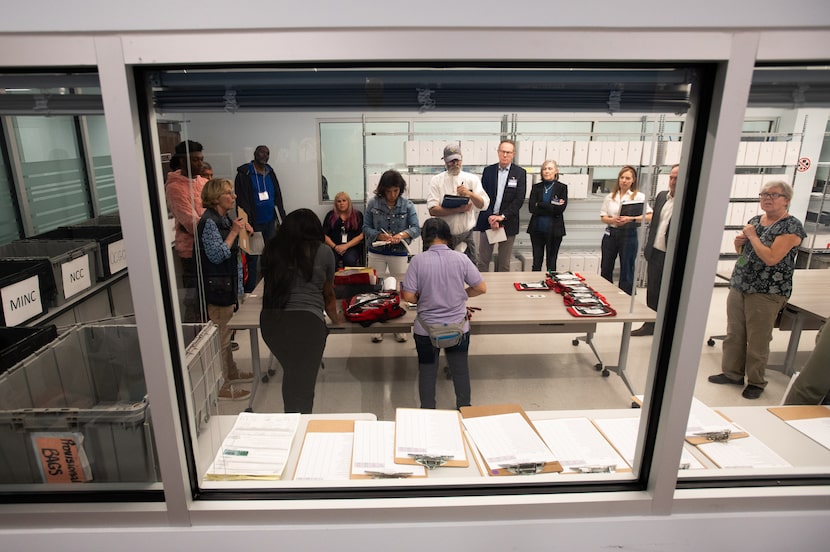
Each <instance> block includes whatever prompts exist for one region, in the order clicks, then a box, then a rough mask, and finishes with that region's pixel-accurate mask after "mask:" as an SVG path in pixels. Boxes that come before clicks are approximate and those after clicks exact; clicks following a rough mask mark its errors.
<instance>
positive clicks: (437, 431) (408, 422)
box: [395, 408, 467, 460]
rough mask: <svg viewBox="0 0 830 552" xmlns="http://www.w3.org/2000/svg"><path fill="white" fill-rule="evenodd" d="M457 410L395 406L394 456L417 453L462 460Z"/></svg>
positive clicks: (462, 449) (462, 443)
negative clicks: (396, 407)
mask: <svg viewBox="0 0 830 552" xmlns="http://www.w3.org/2000/svg"><path fill="white" fill-rule="evenodd" d="M459 416H460V415H459V413H458V411H457V410H428V409H420V408H398V409H397V410H396V411H395V457H396V458H406V457H408V456H412V455H417V454H426V455H429V456H450V457H451V458H452V459H453V460H466V459H467V453H466V450H465V449H464V439H463V437H462V436H461V424H460V423H459Z"/></svg>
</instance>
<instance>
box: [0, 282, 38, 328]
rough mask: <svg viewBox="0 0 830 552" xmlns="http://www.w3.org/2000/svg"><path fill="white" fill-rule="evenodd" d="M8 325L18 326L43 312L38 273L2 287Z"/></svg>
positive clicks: (1, 291) (0, 291)
mask: <svg viewBox="0 0 830 552" xmlns="http://www.w3.org/2000/svg"><path fill="white" fill-rule="evenodd" d="M0 298H2V301H3V318H4V320H5V321H6V326H17V325H18V324H22V323H23V322H26V321H27V320H29V319H30V318H33V317H35V316H37V315H39V314H41V313H42V312H43V302H42V301H41V297H40V280H39V279H38V276H37V274H35V275H34V276H32V277H30V278H26V279H25V280H21V281H19V282H15V283H14V284H12V285H10V286H6V287H4V288H2V289H0Z"/></svg>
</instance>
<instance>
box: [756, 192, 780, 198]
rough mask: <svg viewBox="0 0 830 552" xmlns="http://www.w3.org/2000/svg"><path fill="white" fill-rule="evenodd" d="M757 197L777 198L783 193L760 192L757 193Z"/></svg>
mask: <svg viewBox="0 0 830 552" xmlns="http://www.w3.org/2000/svg"><path fill="white" fill-rule="evenodd" d="M758 197H760V198H761V199H778V198H779V197H784V194H779V193H776V192H761V193H760V194H758Z"/></svg>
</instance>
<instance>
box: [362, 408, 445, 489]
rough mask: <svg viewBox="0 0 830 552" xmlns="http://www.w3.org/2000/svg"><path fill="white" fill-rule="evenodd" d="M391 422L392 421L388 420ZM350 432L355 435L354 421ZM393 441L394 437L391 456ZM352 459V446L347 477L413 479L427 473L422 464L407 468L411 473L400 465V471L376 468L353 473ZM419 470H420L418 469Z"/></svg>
mask: <svg viewBox="0 0 830 552" xmlns="http://www.w3.org/2000/svg"><path fill="white" fill-rule="evenodd" d="M368 423H372V424H374V423H378V422H377V421H373V422H368ZM389 423H393V422H389ZM352 432H353V433H355V435H357V430H356V428H355V424H354V422H352ZM394 447H395V442H394V438H393V440H392V450H390V451H389V457H390V458H391V457H393V456H394V454H395V450H394ZM354 460H355V448H354V446H352V459H351V465H350V466H349V470H350V473H349V479H415V478H424V477H427V476H428V475H429V474H428V473H427V469H426V468H424V467H423V466H417V467H415V468H409V470H415V471H414V472H413V473H409V472H408V470H407V469H406V468H404V467H403V466H402V467H401V471H400V472H397V473H386V472H384V471H383V470H382V469H381V470H377V471H376V472H375V473H373V474H369V473H354ZM411 465H412V464H406V466H407V467H408V466H411ZM418 470H420V471H418Z"/></svg>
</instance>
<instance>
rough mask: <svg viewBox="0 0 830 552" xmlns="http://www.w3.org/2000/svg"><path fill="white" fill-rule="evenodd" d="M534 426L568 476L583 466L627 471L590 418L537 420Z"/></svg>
mask: <svg viewBox="0 0 830 552" xmlns="http://www.w3.org/2000/svg"><path fill="white" fill-rule="evenodd" d="M635 419H636V418H635ZM533 425H534V426H535V427H536V429H537V430H538V431H539V433H540V434H541V435H542V438H543V439H544V440H545V443H547V445H548V448H550V450H551V452H552V453H553V455H554V456H555V457H556V459H557V460H558V461H559V463H560V464H562V467H563V468H564V469H565V472H566V473H567V472H568V471H572V472H573V471H578V469H579V468H581V467H582V468H584V467H598V466H614V471H617V470H620V469H623V468H628V464H627V463H626V462H625V460H624V459H623V458H622V456H620V455H619V453H618V452H617V451H616V450H614V447H613V446H611V443H609V442H608V440H607V439H606V438H605V437H603V435H602V433H600V432H599V430H598V429H597V428H596V427H594V425H593V424H592V423H591V421H590V420H589V419H588V418H562V419H558V420H534V422H533Z"/></svg>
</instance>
